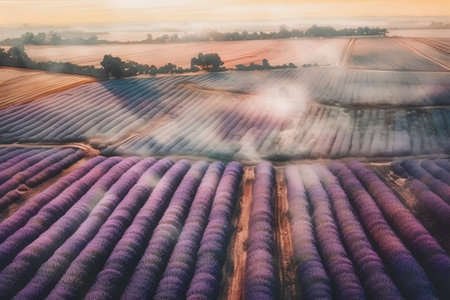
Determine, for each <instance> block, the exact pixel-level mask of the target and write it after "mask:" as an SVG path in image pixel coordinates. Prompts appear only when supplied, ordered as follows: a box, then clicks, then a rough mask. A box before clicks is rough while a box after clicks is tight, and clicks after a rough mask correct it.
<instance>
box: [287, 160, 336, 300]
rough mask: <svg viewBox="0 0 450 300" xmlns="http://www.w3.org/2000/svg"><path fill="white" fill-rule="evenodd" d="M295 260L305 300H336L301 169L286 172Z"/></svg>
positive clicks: (291, 168)
mask: <svg viewBox="0 0 450 300" xmlns="http://www.w3.org/2000/svg"><path fill="white" fill-rule="evenodd" d="M285 177H286V184H287V197H288V203H289V217H290V224H291V237H292V246H293V251H294V260H295V262H296V263H297V264H298V267H297V275H298V278H299V281H300V287H301V289H302V295H304V298H305V299H332V291H331V283H330V279H329V276H328V274H327V272H326V270H325V267H324V265H323V262H322V258H321V256H320V253H319V250H318V249H317V244H316V238H315V235H314V229H313V224H312V218H311V215H310V213H309V211H310V209H311V208H312V207H311V205H310V203H309V202H308V197H307V195H306V190H305V187H304V184H303V181H302V178H301V177H300V173H299V172H298V169H297V167H295V166H287V167H286V169H285Z"/></svg>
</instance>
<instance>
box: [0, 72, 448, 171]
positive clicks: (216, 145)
mask: <svg viewBox="0 0 450 300" xmlns="http://www.w3.org/2000/svg"><path fill="white" fill-rule="evenodd" d="M325 75H326V76H325ZM323 78H326V79H323ZM449 80H450V79H449V77H448V76H447V74H445V73H422V72H417V73H411V72H407V73H401V72H369V71H365V70H364V71H363V70H325V69H321V68H318V69H308V68H306V69H299V70H278V71H270V72H228V73H219V74H206V75H199V76H176V77H156V78H146V79H144V78H140V79H124V80H116V81H108V82H102V83H92V84H88V85H83V86H80V87H77V88H74V89H70V90H68V91H65V92H61V93H58V94H55V95H51V96H48V97H45V98H41V99H40V100H39V101H35V102H32V103H29V104H24V105H19V106H14V107H11V108H9V109H6V110H3V111H0V116H1V120H0V143H14V142H21V143H30V142H32V143H39V142H46V143H71V142H89V143H91V144H93V145H94V146H96V147H98V148H100V149H103V151H104V153H105V154H113V153H114V154H118V155H144V156H148V155H167V154H171V155H187V156H201V157H211V158H216V159H217V158H219V159H220V158H222V159H227V160H228V159H239V160H241V161H244V162H250V161H257V160H258V159H261V158H270V159H276V160H278V159H305V158H306V159H308V158H337V157H363V156H367V157H380V156H382V157H395V156H402V155H417V154H433V153H437V154H439V153H443V152H445V151H446V150H447V149H448V147H449V146H450V144H449V141H450V139H449V137H450V132H449V130H448V128H450V125H449V117H448V115H449V113H450V112H449V109H448V106H446V105H448V103H449V102H448V101H449V99H450V97H449V94H450V81H449ZM261 82H265V83H266V86H268V88H266V89H264V88H262V87H261ZM298 83H300V84H298ZM386 84H388V86H387V87H386V86H385V85H386ZM324 86H325V87H327V88H325V89H324V88H323V87H324ZM275 87H276V88H275ZM383 87H384V88H383ZM333 89H334V91H333ZM273 99H277V100H276V101H273ZM255 105H256V106H258V107H259V109H258V110H255V109H254V107H255ZM99 106H100V107H101V109H99V108H98V107H99Z"/></svg>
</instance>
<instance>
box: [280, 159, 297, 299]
mask: <svg viewBox="0 0 450 300" xmlns="http://www.w3.org/2000/svg"><path fill="white" fill-rule="evenodd" d="M288 209H289V205H288V200H287V188H286V181H285V178H284V174H283V169H282V168H279V169H277V170H276V184H275V201H274V212H275V214H274V216H275V228H274V232H275V242H276V247H275V261H277V262H278V265H277V270H278V278H279V283H280V287H281V288H280V290H279V295H278V298H279V299H286V300H290V299H298V298H299V295H300V292H299V290H298V287H299V284H298V283H297V275H296V272H295V262H294V250H293V247H292V238H291V225H290V223H289V219H288V217H287V216H288Z"/></svg>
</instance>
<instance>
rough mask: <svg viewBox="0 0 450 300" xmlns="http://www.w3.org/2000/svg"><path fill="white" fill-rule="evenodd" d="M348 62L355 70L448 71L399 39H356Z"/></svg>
mask: <svg viewBox="0 0 450 300" xmlns="http://www.w3.org/2000/svg"><path fill="white" fill-rule="evenodd" d="M405 48H406V49H405ZM399 58H401V59H399ZM349 62H350V63H351V64H352V65H353V66H355V67H357V68H367V69H375V70H399V71H411V70H415V71H443V70H448V68H446V67H445V66H441V65H440V64H439V62H434V61H431V60H430V59H427V58H426V57H423V56H422V55H420V53H415V52H414V51H412V49H408V48H407V46H406V45H405V44H403V43H401V39H396V38H380V40H379V41H377V40H376V39H356V40H355V42H354V43H353V44H352V50H351V56H350V58H349Z"/></svg>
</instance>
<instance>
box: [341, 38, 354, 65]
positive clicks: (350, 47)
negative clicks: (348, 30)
mask: <svg viewBox="0 0 450 300" xmlns="http://www.w3.org/2000/svg"><path fill="white" fill-rule="evenodd" d="M355 41H356V39H349V40H348V43H347V47H346V48H345V51H344V55H343V56H342V58H341V61H340V63H339V66H340V67H343V68H346V67H348V61H349V59H350V56H351V55H352V52H353V47H354V43H355Z"/></svg>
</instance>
